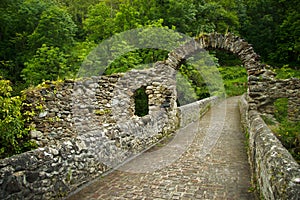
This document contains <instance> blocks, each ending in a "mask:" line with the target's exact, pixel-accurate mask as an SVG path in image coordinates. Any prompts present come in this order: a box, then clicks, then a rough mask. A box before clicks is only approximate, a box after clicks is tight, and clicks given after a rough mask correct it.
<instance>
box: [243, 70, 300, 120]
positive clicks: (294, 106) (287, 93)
mask: <svg viewBox="0 0 300 200" xmlns="http://www.w3.org/2000/svg"><path fill="white" fill-rule="evenodd" d="M248 80H249V81H248V84H249V88H248V95H249V97H251V98H250V99H249V102H250V103H251V104H252V105H255V107H256V109H257V110H258V111H259V112H260V113H263V114H269V115H273V114H274V111H275V108H274V102H275V101H276V100H277V99H278V98H287V99H288V118H289V119H290V120H292V121H300V80H299V79H296V78H291V79H286V80H279V79H275V78H274V74H272V75H270V74H269V75H266V74H262V75H260V76H257V77H256V76H249V77H248Z"/></svg>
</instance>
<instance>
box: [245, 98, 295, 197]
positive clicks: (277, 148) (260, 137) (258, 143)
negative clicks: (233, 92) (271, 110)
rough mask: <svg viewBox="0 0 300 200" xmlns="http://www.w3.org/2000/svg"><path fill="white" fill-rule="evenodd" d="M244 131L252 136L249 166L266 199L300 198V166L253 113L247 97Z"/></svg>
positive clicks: (255, 113)
mask: <svg viewBox="0 0 300 200" xmlns="http://www.w3.org/2000/svg"><path fill="white" fill-rule="evenodd" d="M240 113H241V118H242V125H243V128H244V130H245V131H246V132H247V134H248V135H249V163H250V165H251V168H252V175H253V182H254V183H256V184H257V186H258V190H259V193H260V194H261V196H263V197H264V198H265V199H270V200H278V199H282V200H286V199H293V200H296V199H299V198H300V166H299V164H298V163H297V162H296V161H295V160H294V158H293V157H292V155H291V154H290V153H289V152H288V150H287V149H286V148H284V147H283V145H282V144H281V142H280V141H279V140H278V139H277V137H276V136H275V135H274V134H273V133H272V131H271V130H270V129H269V128H268V126H267V125H266V124H265V122H264V121H263V120H262V118H261V116H260V114H259V112H257V111H255V110H249V105H248V103H247V100H246V98H245V96H243V97H242V98H241V101H240Z"/></svg>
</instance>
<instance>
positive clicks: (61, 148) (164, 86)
mask: <svg viewBox="0 0 300 200" xmlns="http://www.w3.org/2000/svg"><path fill="white" fill-rule="evenodd" d="M174 76H175V70H173V69H172V68H170V67H168V66H166V65H164V64H162V63H157V64H156V66H155V67H154V68H151V69H146V70H139V71H137V70H132V71H130V72H128V73H126V74H116V75H111V76H102V77H92V78H87V79H83V80H78V81H65V82H62V83H50V82H49V83H46V84H44V85H43V86H42V87H39V88H37V89H34V90H32V91H28V93H27V107H25V108H24V109H25V110H30V109H33V110H35V113H36V115H35V116H34V117H33V120H32V121H31V123H30V124H31V125H32V126H34V127H35V130H34V131H32V132H31V135H32V138H33V140H35V141H36V142H37V143H38V145H39V147H40V148H38V149H36V150H33V151H30V152H27V153H24V154H21V155H16V156H13V157H10V158H6V159H3V160H1V161H0V180H1V181H0V198H1V199H52V198H58V197H61V196H65V195H66V194H68V193H69V192H71V191H73V190H74V189H76V188H77V187H78V186H80V185H82V184H83V183H85V182H88V181H90V180H92V179H93V178H95V177H98V176H100V175H101V174H103V173H104V172H106V171H108V170H110V169H112V168H114V167H116V166H117V165H119V164H121V163H123V162H124V161H125V160H126V159H128V158H130V157H131V156H133V155H135V154H137V153H139V152H140V151H142V150H143V149H145V148H147V147H149V146H150V145H152V144H153V143H155V142H157V141H158V140H159V139H161V138H162V137H164V136H165V135H167V134H169V133H171V132H173V131H174V130H175V129H176V128H177V127H178V117H177V106H176V87H175V86H176V84H175V82H174V81H175V79H174ZM140 87H145V88H146V93H147V94H148V98H149V114H148V115H146V116H144V117H138V116H135V115H134V109H135V106H134V99H133V98H134V97H133V94H134V92H135V90H136V89H138V88H140Z"/></svg>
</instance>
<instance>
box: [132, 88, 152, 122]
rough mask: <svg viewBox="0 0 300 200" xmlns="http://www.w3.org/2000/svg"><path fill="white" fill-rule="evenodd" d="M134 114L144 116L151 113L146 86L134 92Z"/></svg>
mask: <svg viewBox="0 0 300 200" xmlns="http://www.w3.org/2000/svg"><path fill="white" fill-rule="evenodd" d="M134 105H135V111H134V114H135V115H137V116H139V117H143V116H145V115H148V114H149V99H148V95H147V94H146V87H141V88H139V89H137V90H136V91H135V92H134Z"/></svg>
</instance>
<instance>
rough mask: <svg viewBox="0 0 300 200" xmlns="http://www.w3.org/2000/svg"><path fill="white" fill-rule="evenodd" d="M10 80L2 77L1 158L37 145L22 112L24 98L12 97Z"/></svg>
mask: <svg viewBox="0 0 300 200" xmlns="http://www.w3.org/2000/svg"><path fill="white" fill-rule="evenodd" d="M11 92H12V88H11V86H10V82H9V81H7V80H1V79H0V133H1V134H0V145H1V146H0V158H4V157H7V156H11V155H14V154H18V153H21V152H24V151H27V150H30V149H32V148H35V147H36V144H35V143H34V142H32V141H30V137H29V130H30V129H29V128H25V119H26V117H25V116H24V115H23V114H22V112H21V108H22V98H20V97H18V96H16V97H11Z"/></svg>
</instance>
